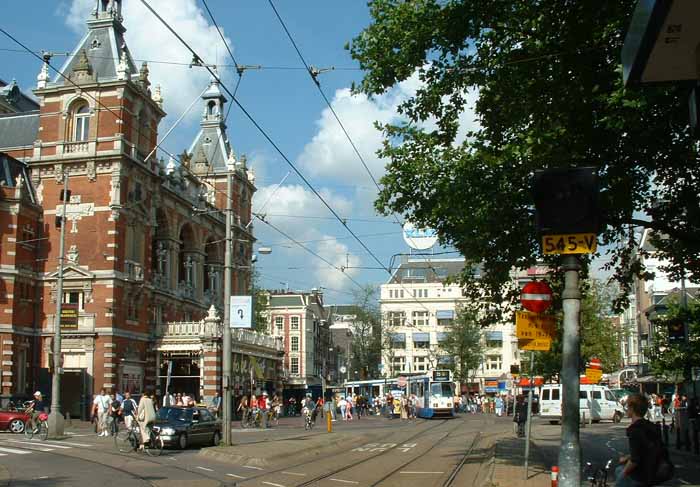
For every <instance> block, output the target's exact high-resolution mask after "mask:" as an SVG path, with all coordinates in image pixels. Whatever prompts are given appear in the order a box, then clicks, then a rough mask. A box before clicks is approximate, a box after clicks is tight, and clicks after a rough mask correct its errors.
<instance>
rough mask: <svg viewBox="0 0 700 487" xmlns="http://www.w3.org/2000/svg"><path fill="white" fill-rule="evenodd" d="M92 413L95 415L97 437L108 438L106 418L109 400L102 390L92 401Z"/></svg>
mask: <svg viewBox="0 0 700 487" xmlns="http://www.w3.org/2000/svg"><path fill="white" fill-rule="evenodd" d="M93 405H94V411H95V412H96V413H97V436H109V433H108V432H107V416H108V414H109V405H110V400H109V396H108V395H107V393H106V392H105V390H104V389H100V393H99V394H98V395H97V396H95V400H94V401H93Z"/></svg>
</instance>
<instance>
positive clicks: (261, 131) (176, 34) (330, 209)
mask: <svg viewBox="0 0 700 487" xmlns="http://www.w3.org/2000/svg"><path fill="white" fill-rule="evenodd" d="M141 3H143V4H144V6H145V7H146V8H147V9H148V10H149V11H150V12H151V13H152V14H153V15H154V16H155V17H156V18H157V19H158V20H159V21H160V22H161V23H162V24H163V25H164V26H165V27H166V28H167V29H168V30H169V31H170V32H171V33H172V34H173V35H174V36H175V37H176V38H177V39H178V40H179V41H180V42H181V43H182V44H183V45H184V46H185V47H186V48H187V50H189V51H190V53H192V56H193V59H194V60H195V61H197V62H201V59H202V58H201V57H200V56H199V54H197V52H196V51H195V50H194V49H192V47H191V46H190V45H189V44H188V43H187V41H185V40H184V39H183V38H182V37H181V36H180V34H178V33H177V32H176V31H175V29H173V28H172V27H171V26H170V24H168V23H167V22H166V21H165V20H164V19H163V18H162V17H161V16H160V15H159V14H158V12H156V11H155V10H154V9H153V7H151V5H150V4H149V3H148V2H147V1H146V0H141ZM203 67H204V68H205V69H206V70H207V71H209V74H211V75H212V77H214V78H215V79H216V80H217V81H218V82H219V84H220V85H221V86H222V87H223V88H224V90H225V91H226V92H227V93H228V94H229V95H230V96H231V97H232V99H233V101H234V103H236V105H237V106H238V108H239V109H240V110H241V111H242V112H243V113H244V114H245V116H246V117H247V118H248V120H250V122H251V123H252V124H253V126H254V127H255V128H256V129H257V130H258V131H259V132H260V134H261V135H262V136H263V137H264V138H265V139H266V140H267V141H268V142H269V143H270V145H272V147H273V148H274V149H275V150H276V151H277V153H278V154H279V155H280V156H281V157H282V158H283V159H284V161H285V162H286V163H287V164H288V165H289V166H290V167H291V168H292V170H293V171H294V172H295V173H296V174H297V176H299V178H301V180H302V181H303V182H304V183H305V184H306V185H307V186H308V187H309V189H310V190H311V191H312V192H313V193H314V195H315V196H316V197H317V198H318V199H319V200H320V201H321V203H323V205H324V206H325V207H326V208H327V209H328V211H330V212H331V214H333V216H335V218H336V219H337V220H338V221H339V222H340V223H341V225H343V226H344V227H345V228H346V229H347V231H348V232H350V234H351V235H353V237H354V238H355V240H356V241H357V242H358V243H359V244H360V245H361V246H362V247H363V248H364V249H365V250H366V251H367V253H369V255H371V256H372V258H373V259H374V260H375V261H376V262H377V263H378V264H379V265H380V266H382V267H383V268H384V269H385V270H386V271H387V272H390V271H389V269H388V268H387V267H386V266H385V265H384V264H383V263H382V262H381V261H380V260H379V259H378V258H377V256H376V255H374V253H373V252H372V251H371V250H370V249H369V248H368V247H367V245H366V244H365V243H364V242H363V241H362V240H361V239H360V238H358V237H357V234H355V232H354V231H353V230H352V229H351V228H350V227H348V225H347V222H345V221H344V220H343V219H342V218H341V217H340V215H338V213H337V212H336V211H335V210H334V209H333V207H331V206H330V204H329V203H328V202H327V201H326V199H325V198H324V197H323V196H322V195H321V194H320V193H319V192H318V190H317V189H316V188H315V187H314V186H313V185H312V184H311V182H310V181H309V180H308V179H307V178H306V177H305V176H304V175H303V174H302V173H301V171H299V169H298V168H297V167H296V166H295V165H294V163H293V162H292V161H291V160H290V159H289V157H287V155H286V154H285V153H284V152H283V151H282V149H280V147H279V146H278V145H277V143H276V142H275V141H274V140H273V139H272V137H271V136H270V135H269V134H268V133H267V132H266V131H265V130H264V129H263V128H262V126H261V125H260V124H259V123H258V122H257V120H255V118H254V117H253V116H252V115H251V114H250V112H248V110H246V108H245V107H244V106H243V105H242V104H241V102H240V101H238V99H237V98H236V97H235V96H233V93H232V92H231V90H230V89H229V88H228V87H227V86H226V84H225V83H223V82H222V81H221V78H219V76H218V75H217V74H216V72H215V71H214V70H212V69H211V68H210V67H209V66H208V65H206V64H204V65H203Z"/></svg>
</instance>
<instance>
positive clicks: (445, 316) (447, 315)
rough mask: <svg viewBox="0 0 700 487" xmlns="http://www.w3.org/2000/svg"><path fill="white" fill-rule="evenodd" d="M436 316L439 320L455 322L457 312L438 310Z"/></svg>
mask: <svg viewBox="0 0 700 487" xmlns="http://www.w3.org/2000/svg"><path fill="white" fill-rule="evenodd" d="M436 316H437V319H438V320H453V319H454V317H455V312H454V310H451V309H444V310H438V311H437V313H436Z"/></svg>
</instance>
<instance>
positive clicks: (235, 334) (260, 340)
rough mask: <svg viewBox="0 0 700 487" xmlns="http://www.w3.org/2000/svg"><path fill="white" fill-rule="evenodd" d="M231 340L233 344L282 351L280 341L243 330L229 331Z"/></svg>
mask: <svg viewBox="0 0 700 487" xmlns="http://www.w3.org/2000/svg"><path fill="white" fill-rule="evenodd" d="M231 338H233V341H234V343H235V342H242V343H246V344H248V345H258V346H261V347H267V348H272V349H274V350H278V351H282V350H284V345H283V343H282V340H280V339H278V338H275V337H272V336H270V335H265V334H263V333H257V332H254V331H251V330H246V329H243V328H234V329H233V330H231Z"/></svg>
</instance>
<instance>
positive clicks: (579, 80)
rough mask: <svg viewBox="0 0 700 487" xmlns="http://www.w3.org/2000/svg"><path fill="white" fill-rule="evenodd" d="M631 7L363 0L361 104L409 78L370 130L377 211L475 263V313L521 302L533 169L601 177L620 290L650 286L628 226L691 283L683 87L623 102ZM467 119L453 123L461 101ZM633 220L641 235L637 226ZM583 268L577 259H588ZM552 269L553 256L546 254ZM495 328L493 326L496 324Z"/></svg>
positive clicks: (648, 91) (699, 247) (606, 231)
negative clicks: (644, 234)
mask: <svg viewBox="0 0 700 487" xmlns="http://www.w3.org/2000/svg"><path fill="white" fill-rule="evenodd" d="M636 3H637V1H636V0H618V1H614V2H563V1H561V0H544V1H537V2H526V1H521V0H481V1H478V2H477V1H472V0H371V1H370V2H369V7H370V14H371V16H372V22H371V24H370V25H369V26H368V27H366V28H365V29H364V30H363V31H362V32H361V33H360V34H359V35H358V36H357V37H356V38H355V39H354V40H352V42H351V43H350V44H349V46H348V49H349V50H350V52H351V54H352V56H353V57H354V58H355V59H356V60H358V61H359V63H360V66H361V67H362V69H364V70H365V77H364V80H363V81H362V83H361V84H360V85H359V86H357V87H356V88H355V89H356V91H360V92H364V93H366V94H368V95H370V96H371V95H375V94H380V93H384V92H385V91H386V90H387V89H389V88H390V87H392V86H394V85H395V84H397V83H398V82H401V81H404V80H407V79H408V78H410V77H412V76H417V78H418V79H419V81H420V87H419V89H418V90H417V92H416V93H415V96H411V97H410V98H408V99H407V100H406V101H405V102H403V103H402V104H401V106H400V114H401V116H402V117H401V119H400V120H399V121H396V120H393V121H391V122H389V123H386V124H383V125H379V127H380V128H381V129H382V130H383V133H384V138H385V140H384V145H383V148H382V149H381V150H380V151H379V154H380V155H381V156H382V157H384V158H386V159H387V160H388V165H387V173H386V175H385V176H384V177H383V178H382V184H383V189H382V191H381V192H380V194H379V197H378V199H377V201H376V203H375V204H376V208H377V209H378V210H379V211H381V212H383V213H385V214H388V213H391V212H398V213H400V214H403V215H404V216H405V217H407V218H408V219H410V220H411V221H412V222H413V223H415V224H417V225H418V226H425V227H431V228H434V229H436V230H437V232H438V235H439V236H440V239H441V242H442V243H443V244H447V245H453V246H455V247H456V248H457V249H458V250H459V251H460V252H461V253H462V254H463V255H464V256H465V257H466V259H467V260H468V261H470V262H480V263H483V265H484V272H483V273H482V276H481V278H480V279H479V282H478V283H477V282H476V280H475V279H474V278H473V276H471V275H470V274H468V273H465V274H464V275H463V283H464V284H465V287H466V290H467V292H468V293H469V295H470V296H471V297H472V298H474V301H475V302H477V300H478V301H479V302H484V303H503V302H508V301H510V302H511V303H514V302H515V300H516V299H517V293H518V290H517V289H513V288H512V287H510V288H507V287H506V286H504V285H505V283H507V282H508V281H509V273H510V271H511V269H512V268H514V267H515V268H526V267H528V266H530V265H532V264H534V263H535V262H536V260H538V259H540V258H541V256H540V252H539V241H538V238H537V235H536V229H535V222H534V217H533V200H532V197H531V194H530V190H529V188H530V187H531V184H532V176H533V172H534V171H535V170H537V169H543V168H551V167H564V166H570V165H572V166H588V165H594V166H597V167H598V168H599V175H600V189H601V195H600V204H601V207H602V212H603V215H604V218H605V225H604V226H603V229H602V230H601V233H600V235H599V244H610V243H612V242H617V243H620V242H621V243H622V244H621V245H616V246H614V247H610V249H611V250H610V252H611V255H610V261H609V265H608V267H609V268H610V269H611V270H612V271H614V274H613V275H614V278H615V279H617V280H618V281H619V282H620V284H621V288H620V291H621V292H620V295H619V298H620V303H619V304H623V302H624V297H625V296H627V295H628V290H629V285H630V282H631V278H632V276H633V275H635V274H637V275H638V274H642V273H644V269H643V268H642V265H641V263H640V261H639V259H636V258H635V257H634V249H635V247H636V242H635V240H634V237H633V232H631V231H630V226H631V225H644V226H646V227H649V228H653V229H655V230H656V231H657V232H656V234H657V235H659V236H662V235H667V236H668V237H669V238H665V237H664V238H658V239H657V240H656V241H655V242H654V244H655V245H656V246H657V248H658V249H659V251H660V252H661V256H660V257H662V258H665V259H667V260H668V261H669V262H670V264H669V271H670V273H671V277H672V278H676V279H677V278H679V276H680V274H681V273H682V272H683V268H685V272H686V278H688V277H691V279H693V280H700V260H698V259H691V257H692V256H693V255H697V254H698V252H700V237H699V236H698V235H700V208H699V207H698V205H697V181H698V180H700V164H698V157H697V151H696V150H695V144H694V142H693V139H692V137H691V134H690V132H689V127H688V113H687V89H686V88H685V87H682V86H667V87H653V88H644V89H639V90H629V89H628V90H626V89H624V88H623V85H622V73H621V67H620V51H621V47H622V43H623V40H624V35H625V32H626V31H627V28H628V26H629V23H630V18H631V13H632V11H633V9H634V6H635V4H636ZM472 98H476V102H475V103H473V110H474V115H473V117H472V118H473V119H474V121H475V122H476V124H475V127H474V128H472V129H471V130H470V131H469V132H468V133H467V134H466V136H461V135H460V132H459V128H460V117H462V118H464V117H465V114H466V117H469V115H468V112H466V111H465V109H466V108H467V105H468V102H469V100H470V99H472ZM640 212H644V213H646V214H647V215H649V217H650V220H651V221H650V222H643V221H641V220H639V219H637V218H635V216H636V215H639V214H640ZM584 260H585V259H584ZM547 262H548V263H549V264H550V265H553V266H556V265H557V264H558V258H557V257H548V258H547ZM489 318H491V321H493V319H497V318H498V316H493V317H489Z"/></svg>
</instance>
